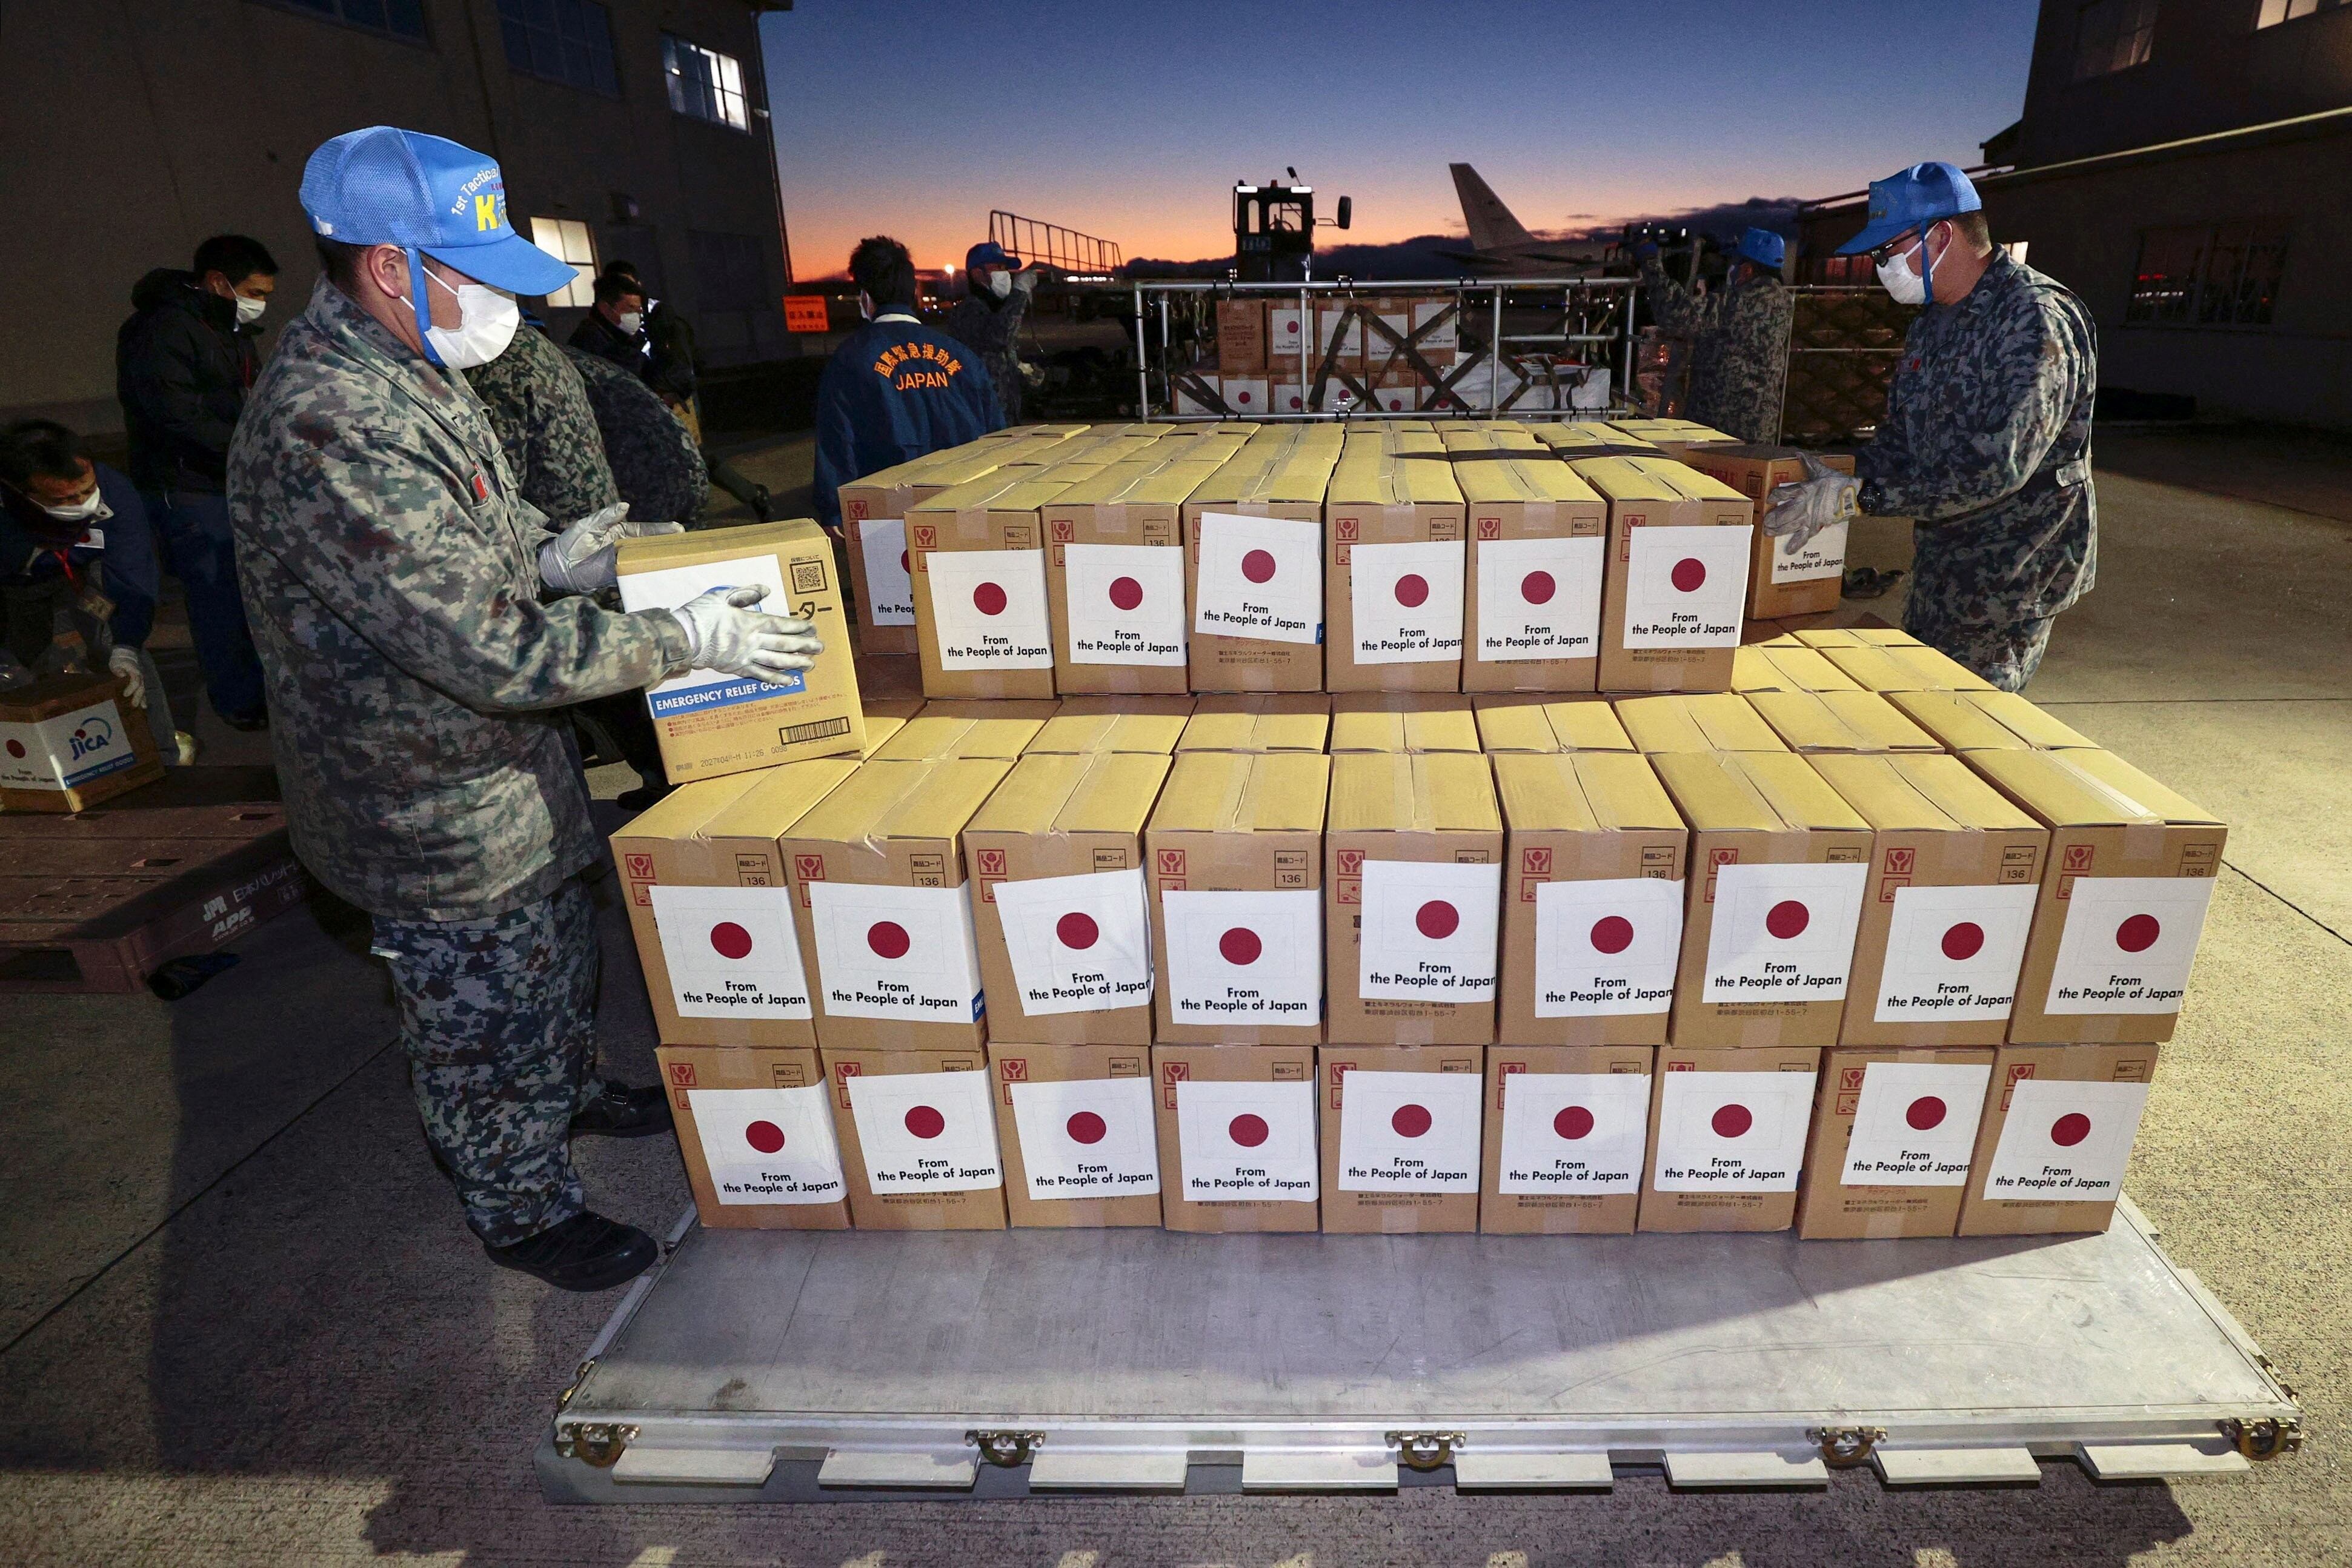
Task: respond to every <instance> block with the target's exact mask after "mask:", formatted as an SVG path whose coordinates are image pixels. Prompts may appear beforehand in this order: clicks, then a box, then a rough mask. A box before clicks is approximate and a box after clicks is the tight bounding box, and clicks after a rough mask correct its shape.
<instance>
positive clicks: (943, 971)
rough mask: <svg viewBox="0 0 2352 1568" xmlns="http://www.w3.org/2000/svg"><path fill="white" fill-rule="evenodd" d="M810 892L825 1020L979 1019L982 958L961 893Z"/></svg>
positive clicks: (866, 886) (835, 885)
mask: <svg viewBox="0 0 2352 1568" xmlns="http://www.w3.org/2000/svg"><path fill="white" fill-rule="evenodd" d="M803 886H804V887H806V888H807V889H808V892H809V899H810V900H811V908H810V926H811V929H812V930H813V931H814V932H815V934H816V967H817V975H818V978H819V980H820V981H821V982H822V984H823V989H822V992H821V995H822V997H823V1001H824V1014H825V1016H827V1017H829V1018H897V1019H899V1020H901V1021H908V1020H922V1021H928V1022H931V1023H939V1024H969V1023H971V1021H972V1020H974V1019H976V1018H978V1017H979V1016H980V1012H981V996H980V953H979V951H978V949H977V947H976V946H975V945H974V943H973V942H972V934H971V905H969V904H967V903H965V902H964V890H963V889H961V888H899V887H883V886H877V885H874V884H870V883H864V882H822V881H817V882H807V883H803Z"/></svg>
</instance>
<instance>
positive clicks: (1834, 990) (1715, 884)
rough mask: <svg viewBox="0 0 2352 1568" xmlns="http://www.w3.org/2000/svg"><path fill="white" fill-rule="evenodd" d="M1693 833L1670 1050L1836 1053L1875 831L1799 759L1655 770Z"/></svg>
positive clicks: (1705, 761) (1694, 759) (1680, 759)
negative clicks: (1824, 1049) (1828, 1049)
mask: <svg viewBox="0 0 2352 1568" xmlns="http://www.w3.org/2000/svg"><path fill="white" fill-rule="evenodd" d="M1650 764H1651V766H1652V767H1654V768H1655V769H1656V770H1657V774H1658V780H1659V782H1660V783H1661V784H1664V785H1665V786H1666V793H1667V794H1669V795H1672V796H1674V800H1675V808H1676V809H1677V810H1679V811H1680V812H1681V813H1682V816H1683V820H1684V821H1685V822H1687V823H1689V824H1690V826H1691V849H1690V866H1691V875H1692V877H1693V879H1695V880H1696V883H1697V885H1696V887H1694V888H1693V889H1691V890H1690V897H1689V899H1688V900H1687V907H1688V918H1687V920H1686V921H1685V925H1684V929H1683V951H1682V961H1681V967H1680V969H1679V971H1678V972H1677V973H1676V975H1675V1011H1674V1017H1673V1020H1672V1021H1671V1023H1670V1024H1669V1026H1668V1028H1669V1033H1668V1038H1669V1039H1671V1040H1672V1041H1673V1042H1674V1044H1675V1046H1676V1047H1685V1046H1749V1047H1759V1046H1830V1045H1835V1044H1836V1043H1837V1035H1838V1021H1839V1019H1840V1017H1841V1016H1843V1013H1844V1011H1845V996H1846V992H1847V989H1848V988H1849V985H1850V984H1851V979H1852V971H1853V947H1854V933H1855V931H1856V930H1857V928H1858V927H1859V925H1860V924H1861V920H1862V901H1863V896H1864V889H1865V886H1866V884H1867V883H1868V880H1869V877H1870V864H1869V862H1870V851H1871V845H1872V842H1873V840H1872V837H1871V832H1870V825H1869V824H1868V823H1866V822H1864V820H1863V818H1862V815H1861V814H1860V813H1859V812H1857V811H1855V810H1854V809H1853V807H1852V806H1850V805H1847V804H1846V803H1845V801H1844V800H1843V798H1841V797H1840V796H1839V795H1838V793H1837V792H1836V791H1835V790H1833V789H1832V788H1830V786H1829V784H1827V783H1825V782H1824V781H1823V780H1822V777H1821V775H1820V774H1819V773H1815V772H1813V770H1812V769H1811V767H1810V766H1809V765H1807V763H1806V762H1805V760H1804V759H1803V758H1802V757H1799V756H1793V755H1790V753H1788V752H1661V753H1658V754H1657V755H1654V756H1653V757H1651V758H1650Z"/></svg>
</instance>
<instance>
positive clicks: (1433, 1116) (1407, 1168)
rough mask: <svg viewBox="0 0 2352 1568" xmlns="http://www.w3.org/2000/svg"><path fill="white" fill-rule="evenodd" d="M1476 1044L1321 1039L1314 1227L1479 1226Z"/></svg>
mask: <svg viewBox="0 0 2352 1568" xmlns="http://www.w3.org/2000/svg"><path fill="white" fill-rule="evenodd" d="M1318 1062H1319V1064H1320V1067H1321V1070H1322V1075H1323V1078H1322V1087H1321V1090H1320V1092H1321V1095H1322V1099H1323V1105H1322V1111H1321V1115H1322V1122H1323V1131H1322V1143H1323V1228H1324V1229H1325V1230H1326V1231H1328V1232H1335V1233H1340V1232H1344V1233H1350V1234H1364V1233H1370V1234H1371V1235H1376V1236H1412V1235H1430V1234H1434V1233H1438V1232H1445V1231H1456V1232H1468V1231H1475V1230H1476V1229H1477V1228H1478V1173H1479V1166H1480V1163H1481V1154H1482V1152H1483V1144H1482V1140H1481V1137H1480V1133H1481V1131H1482V1129H1481V1120H1482V1118H1481V1112H1482V1110H1483V1108H1484V1107H1485V1104H1486V1047H1484V1046H1326V1047H1323V1048H1322V1050H1321V1051H1320V1052H1319V1053H1318Z"/></svg>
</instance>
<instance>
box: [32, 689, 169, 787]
mask: <svg viewBox="0 0 2352 1568" xmlns="http://www.w3.org/2000/svg"><path fill="white" fill-rule="evenodd" d="M138 761H139V754H138V753H137V752H134V751H133V750H131V735H130V732H129V731H127V730H125V729H124V728H123V724H122V711H121V709H119V708H117V707H116V706H115V705H114V700H113V699H112V698H107V699H105V700H102V701H99V702H93V703H91V704H90V705H89V707H87V708H77V709H75V710H73V711H72V712H70V713H59V714H57V715H56V716H54V717H52V718H47V719H41V720H37V721H33V722H31V723H0V786H5V787H6V788H9V789H47V790H58V791H60V792H62V791H65V790H69V789H79V788H80V787H81V786H82V785H84V784H89V782H90V781H91V780H93V779H100V778H104V777H105V776H106V775H107V774H109V773H118V772H120V771H121V770H122V769H124V768H127V767H131V766H133V765H134V764H136V763H137V762H138Z"/></svg>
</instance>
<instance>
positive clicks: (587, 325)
mask: <svg viewBox="0 0 2352 1568" xmlns="http://www.w3.org/2000/svg"><path fill="white" fill-rule="evenodd" d="M568 341H569V342H571V344H572V347H573V348H575V349H581V350H583V351H585V352H586V353H592V354H594V355H595V356H596V357H597V358H598V359H601V360H604V361H605V362H607V363H612V364H616V365H619V366H620V367H621V368H622V369H623V370H625V371H627V372H628V373H629V374H631V375H634V376H635V377H636V378H637V379H638V380H639V381H643V380H644V379H645V378H646V335H645V333H643V332H642V331H640V332H639V333H637V335H636V336H635V337H631V336H630V335H629V334H627V333H626V332H624V331H621V329H620V328H618V327H616V326H614V325H613V323H612V322H610V321H606V320H605V319H604V317H603V316H601V315H599V314H597V313H596V312H595V311H593V310H591V311H589V312H588V313H587V314H586V315H585V316H583V317H581V318H580V324H579V325H578V326H576V327H574V328H572V336H571V338H570V339H569V340H568Z"/></svg>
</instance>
